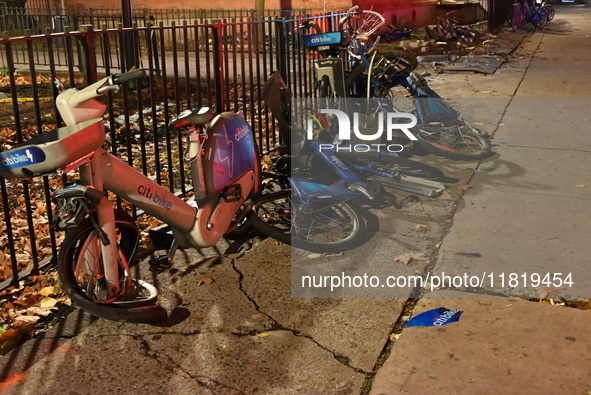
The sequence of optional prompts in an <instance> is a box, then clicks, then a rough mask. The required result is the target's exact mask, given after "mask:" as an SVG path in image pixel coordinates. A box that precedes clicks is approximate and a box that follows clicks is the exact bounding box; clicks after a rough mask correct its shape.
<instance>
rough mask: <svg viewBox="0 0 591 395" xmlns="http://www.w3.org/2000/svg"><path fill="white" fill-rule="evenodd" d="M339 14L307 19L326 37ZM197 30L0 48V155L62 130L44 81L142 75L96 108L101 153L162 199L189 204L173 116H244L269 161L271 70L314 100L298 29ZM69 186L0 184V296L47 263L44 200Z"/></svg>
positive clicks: (271, 25)
mask: <svg viewBox="0 0 591 395" xmlns="http://www.w3.org/2000/svg"><path fill="white" fill-rule="evenodd" d="M340 16H342V14H337V13H334V14H329V15H325V16H317V17H314V18H317V19H318V23H319V24H320V25H324V26H326V27H327V28H332V27H334V26H335V25H336V21H337V19H338V18H339V17H340ZM205 22H207V23H203V24H201V23H194V24H189V23H187V22H183V24H182V25H180V26H179V25H175V24H171V25H170V26H165V25H163V24H162V23H160V24H159V25H158V26H151V25H150V24H148V25H147V26H134V27H132V28H122V27H120V26H119V27H117V28H104V27H103V28H100V29H95V28H94V27H93V26H92V25H83V26H80V29H79V30H75V31H69V30H68V31H66V32H61V33H46V34H43V35H31V36H26V37H13V38H10V37H7V38H4V39H0V54H1V56H0V62H1V64H2V66H1V68H0V74H1V76H2V80H1V83H0V93H1V94H3V95H4V96H3V97H5V99H4V100H0V150H6V149H9V148H11V147H12V146H14V145H15V144H17V143H20V142H22V141H25V140H27V139H29V138H30V137H31V136H33V135H36V134H38V133H43V132H46V131H48V130H51V129H54V128H56V127H58V126H60V125H61V119H60V116H59V113H58V112H57V109H56V106H55V98H56V97H57V95H58V94H59V91H58V89H57V87H56V86H55V84H54V83H52V77H54V76H55V77H57V78H58V79H59V80H61V81H62V83H63V84H64V85H65V86H66V87H70V86H75V87H79V86H85V85H87V84H89V83H90V82H93V81H96V80H97V79H98V78H100V77H101V76H103V75H108V74H111V73H116V72H122V71H127V70H129V69H131V68H132V67H142V68H144V69H146V71H147V78H146V81H144V82H143V83H141V84H137V85H136V86H134V87H124V88H123V89H122V92H117V93H109V94H107V95H105V96H104V97H102V98H101V100H104V102H105V103H106V104H107V106H108V110H107V115H106V117H105V123H106V129H107V131H108V142H107V144H108V149H109V150H110V151H111V152H112V153H113V154H115V155H117V156H119V157H120V158H123V159H124V160H127V161H128V163H129V164H130V165H132V166H134V167H136V168H137V169H138V170H140V171H142V172H143V173H144V174H146V175H148V176H150V177H152V178H153V179H155V180H156V181H157V182H158V183H160V184H162V185H165V186H167V187H168V188H169V189H170V190H171V191H173V192H175V193H178V194H179V195H185V194H187V193H188V192H190V191H191V186H190V182H189V180H188V178H187V174H186V173H187V169H185V167H184V166H183V164H182V161H180V160H179V158H181V157H182V153H183V150H182V139H181V136H180V134H178V133H177V132H173V131H171V130H169V129H168V127H167V125H168V122H169V120H170V118H171V117H172V116H174V115H176V114H178V113H180V112H181V111H183V110H184V109H186V108H190V107H191V108H193V107H196V106H209V107H212V108H213V109H214V110H215V111H217V112H220V111H240V112H242V113H244V116H245V117H246V119H247V120H248V121H249V123H250V124H251V126H252V127H253V130H254V131H255V134H256V138H257V143H258V146H259V151H260V152H261V153H263V154H267V153H269V152H272V151H273V150H275V149H276V148H277V147H278V146H280V145H281V139H280V136H279V135H278V133H277V132H276V129H275V128H274V127H273V120H272V119H271V117H270V116H268V114H267V111H266V109H265V108H263V107H262V106H261V105H260V101H259V96H260V90H261V86H262V84H263V83H264V82H265V80H266V78H267V77H268V76H269V75H270V74H271V73H272V72H273V71H274V70H277V69H279V70H280V71H281V72H282V74H283V75H284V78H285V79H286V81H287V82H288V83H289V84H290V86H292V89H293V91H294V92H295V93H296V94H298V95H310V94H312V92H313V81H312V78H313V71H312V70H311V69H310V67H311V63H310V59H309V56H308V54H307V53H306V51H305V49H304V47H303V45H302V42H301V36H300V34H298V33H297V26H298V25H299V24H300V23H301V20H300V19H286V18H272V19H269V18H266V19H265V20H261V21H241V22H233V21H224V20H217V21H216V22H215V23H212V22H210V21H205ZM67 181H68V177H66V176H61V175H60V176H46V177H42V178H38V179H34V180H25V181H17V180H6V179H3V178H1V177H0V189H1V196H2V203H1V205H0V220H1V225H0V230H1V234H0V280H1V279H5V283H4V285H5V286H7V285H10V284H16V283H17V282H18V279H19V276H23V275H28V274H29V273H31V272H33V273H35V272H38V271H39V270H40V268H42V267H43V266H44V265H46V264H50V263H52V258H51V257H55V256H56V255H57V254H56V252H57V246H58V245H59V244H60V241H61V240H60V239H61V237H63V236H62V235H60V234H56V233H54V231H53V230H52V229H51V228H50V227H49V226H48V224H50V223H51V221H52V203H51V200H50V196H51V192H52V191H53V190H55V189H57V188H59V187H61V186H62V185H63V184H64V183H65V182H67ZM117 204H119V205H120V206H121V205H124V204H125V203H124V202H117ZM129 210H130V211H132V212H133V213H134V214H136V213H135V210H134V209H133V208H132V207H129ZM0 288H2V286H1V285H0Z"/></svg>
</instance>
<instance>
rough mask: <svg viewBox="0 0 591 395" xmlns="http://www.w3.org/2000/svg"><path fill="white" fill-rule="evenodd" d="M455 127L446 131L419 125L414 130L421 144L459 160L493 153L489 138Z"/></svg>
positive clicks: (441, 154) (437, 153) (438, 153)
mask: <svg viewBox="0 0 591 395" xmlns="http://www.w3.org/2000/svg"><path fill="white" fill-rule="evenodd" d="M448 129H450V128H448ZM454 129H455V130H448V131H444V130H439V129H437V128H428V129H426V128H423V127H420V126H418V127H416V128H415V129H413V132H415V136H416V137H417V138H418V140H419V145H420V146H421V147H422V148H423V149H424V150H426V151H428V152H431V153H433V154H435V155H439V156H443V157H446V158H451V159H458V160H480V159H484V158H486V157H489V156H490V155H492V152H491V145H490V141H489V140H488V139H487V138H485V137H483V136H481V135H479V134H477V133H474V132H472V131H466V130H461V128H454ZM458 129H459V130H458Z"/></svg>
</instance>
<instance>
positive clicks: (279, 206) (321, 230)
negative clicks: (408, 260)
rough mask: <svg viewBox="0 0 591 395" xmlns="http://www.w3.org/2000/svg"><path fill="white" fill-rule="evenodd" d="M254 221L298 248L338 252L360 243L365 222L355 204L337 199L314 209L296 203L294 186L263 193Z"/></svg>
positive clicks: (264, 231) (280, 239) (273, 235)
mask: <svg viewBox="0 0 591 395" xmlns="http://www.w3.org/2000/svg"><path fill="white" fill-rule="evenodd" d="M250 221H251V223H252V224H253V226H254V227H255V228H257V229H258V230H259V231H261V232H262V233H264V234H266V235H268V236H270V237H273V238H275V239H277V240H279V241H281V242H283V243H286V244H291V245H292V246H294V247H296V248H301V249H303V250H308V251H314V252H336V251H342V250H346V249H351V248H354V247H357V246H358V245H359V244H360V243H361V240H362V238H363V235H364V233H365V223H364V221H363V218H362V217H361V215H360V214H359V213H358V210H357V209H356V208H355V206H352V205H350V204H348V203H335V204H333V205H329V206H326V207H323V208H320V209H316V210H313V211H310V212H304V211H303V210H301V208H300V205H299V204H297V203H296V204H293V201H292V195H291V190H283V191H279V192H275V193H272V194H268V195H266V196H262V197H261V198H259V199H258V200H257V201H256V202H255V204H254V207H253V213H252V214H251V216H250Z"/></svg>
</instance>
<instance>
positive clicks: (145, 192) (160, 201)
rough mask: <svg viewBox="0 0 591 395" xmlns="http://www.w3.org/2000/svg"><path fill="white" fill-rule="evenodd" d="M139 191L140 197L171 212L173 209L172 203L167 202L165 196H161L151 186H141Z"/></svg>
mask: <svg viewBox="0 0 591 395" xmlns="http://www.w3.org/2000/svg"><path fill="white" fill-rule="evenodd" d="M137 191H138V193H139V194H140V195H142V196H144V197H146V198H148V199H150V200H151V201H153V202H154V203H156V204H157V205H159V206H160V207H164V208H165V209H167V210H170V209H171V207H172V202H170V201H168V200H166V198H165V197H164V196H161V195H159V194H158V192H156V191H155V190H153V189H152V188H151V187H150V186H149V185H140V186H139V187H138V188H137Z"/></svg>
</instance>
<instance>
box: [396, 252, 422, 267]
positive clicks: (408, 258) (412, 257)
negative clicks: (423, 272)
mask: <svg viewBox="0 0 591 395" xmlns="http://www.w3.org/2000/svg"><path fill="white" fill-rule="evenodd" d="M394 261H395V262H400V263H403V264H405V265H409V264H410V263H412V262H414V261H421V262H428V261H429V257H427V254H425V253H423V252H421V253H416V252H409V253H408V254H402V255H399V256H397V257H396V258H394Z"/></svg>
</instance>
